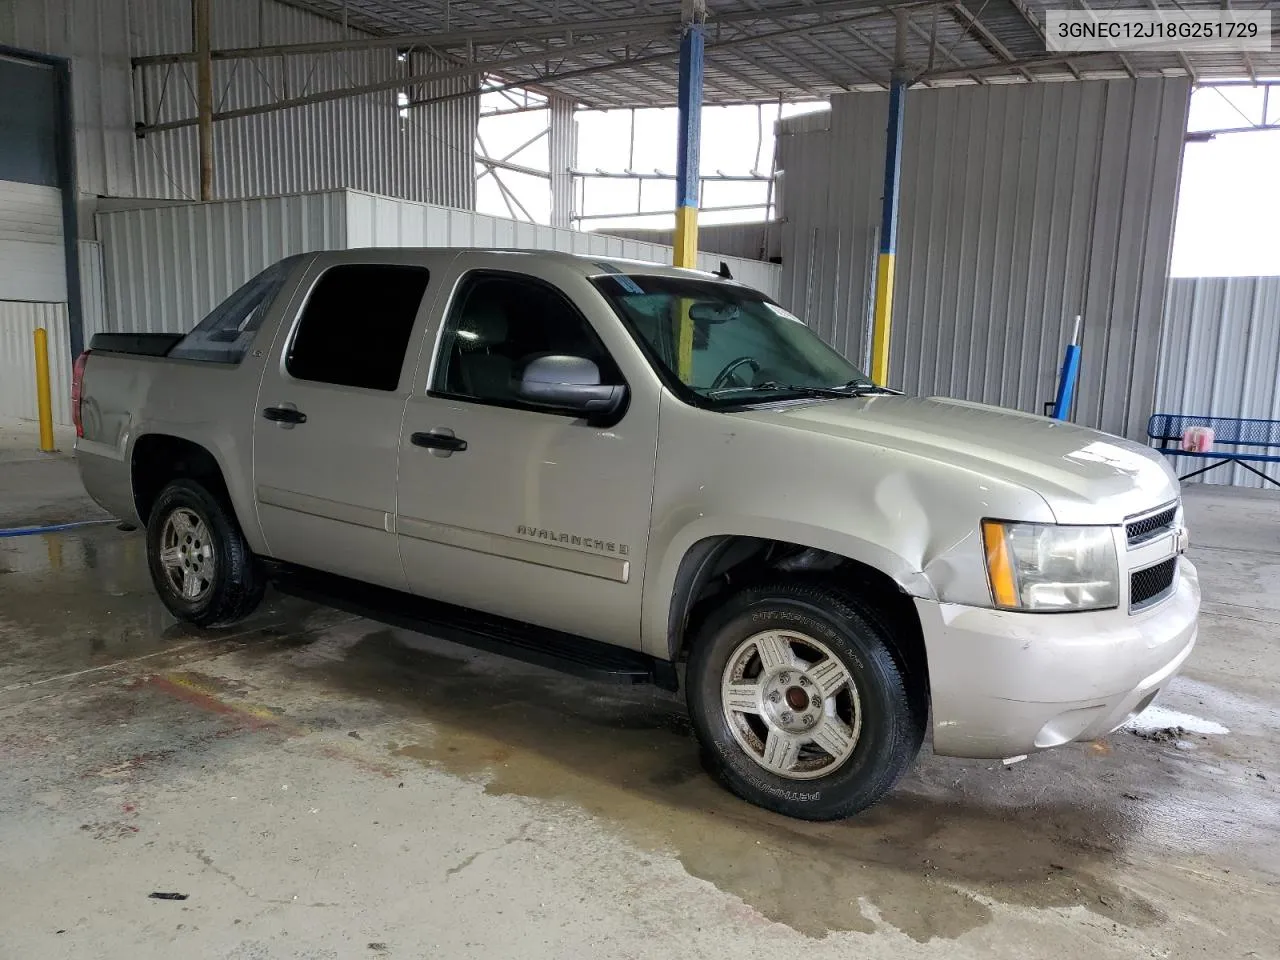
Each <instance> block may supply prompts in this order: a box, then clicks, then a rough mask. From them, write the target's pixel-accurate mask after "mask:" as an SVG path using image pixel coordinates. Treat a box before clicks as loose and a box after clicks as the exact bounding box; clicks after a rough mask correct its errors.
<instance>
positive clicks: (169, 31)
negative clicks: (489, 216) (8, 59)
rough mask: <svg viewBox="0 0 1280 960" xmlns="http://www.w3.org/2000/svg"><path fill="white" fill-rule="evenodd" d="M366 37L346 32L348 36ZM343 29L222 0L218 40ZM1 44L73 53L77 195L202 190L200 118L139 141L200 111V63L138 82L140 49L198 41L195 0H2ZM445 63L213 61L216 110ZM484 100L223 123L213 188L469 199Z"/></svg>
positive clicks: (382, 103)
mask: <svg viewBox="0 0 1280 960" xmlns="http://www.w3.org/2000/svg"><path fill="white" fill-rule="evenodd" d="M363 35H364V34H362V33H360V32H359V31H356V30H349V31H347V33H346V34H345V36H350V37H360V36H363ZM343 37H344V34H343V31H342V27H341V25H340V24H338V23H336V22H334V21H332V20H327V19H325V18H323V17H319V16H316V15H315V14H312V13H309V12H306V11H303V10H300V9H298V8H297V7H293V6H290V5H288V4H286V3H281V2H277V0H218V2H216V3H214V4H213V45H214V47H215V48H216V47H227V46H253V45H258V44H263V43H301V42H305V41H319V40H337V39H342V38H343ZM0 43H3V44H8V45H10V46H14V47H18V48H21V49H27V50H32V51H35V52H39V53H47V54H53V55H55V56H62V57H68V58H70V59H71V67H72V97H73V103H74V113H75V124H76V132H75V133H76V155H77V176H78V180H79V184H78V187H79V190H80V191H81V192H83V193H86V194H91V195H99V194H101V195H107V196H124V197H129V196H141V197H172V198H179V199H191V198H193V197H195V196H197V195H198V186H199V184H198V170H197V162H196V147H195V143H196V139H195V137H196V134H195V128H194V127H188V128H184V129H181V130H174V131H169V132H165V133H159V134H154V135H151V136H148V137H146V138H145V139H142V140H138V139H136V138H135V137H134V124H135V122H138V121H143V120H144V118H147V119H150V120H175V119H180V118H183V117H188V116H194V113H195V106H194V103H195V100H194V90H195V78H194V72H193V70H192V68H191V65H189V64H188V65H182V66H174V67H172V68H168V69H166V68H163V67H162V68H148V69H147V70H146V71H145V76H146V80H145V82H139V83H138V84H137V88H136V91H135V85H134V77H133V72H132V69H131V66H130V58H131V57H132V56H135V55H136V56H141V55H145V54H158V53H177V52H183V51H187V50H190V49H191V4H190V0H0ZM442 65H443V64H442V62H441V61H439V60H437V59H435V58H434V57H432V56H431V55H430V54H427V53H415V54H413V55H412V56H411V57H410V58H409V60H407V61H404V62H401V61H397V60H396V58H395V53H394V51H392V50H380V51H366V52H348V53H345V54H325V55H323V56H315V57H290V58H274V59H270V60H258V61H255V60H223V61H215V65H214V89H215V108H216V109H231V108H234V107H239V106H248V105H251V104H257V103H262V102H265V101H266V100H268V99H269V98H271V97H273V96H283V95H286V92H287V95H291V96H298V95H302V94H305V93H308V92H316V91H318V90H324V89H329V88H332V87H336V86H340V85H351V84H355V83H360V82H365V81H374V80H382V79H390V78H392V77H395V76H397V75H398V74H404V73H406V72H408V71H413V72H415V73H419V74H421V73H426V72H428V71H430V70H433V69H440V68H441V66H442ZM474 87H475V79H474V78H458V79H454V80H450V81H436V82H433V83H430V84H418V85H407V86H406V92H407V93H408V94H409V95H410V96H412V97H426V96H439V95H445V94H459V93H465V92H467V91H468V90H470V89H474ZM478 111H479V101H478V99H477V98H476V97H461V98H455V99H451V100H447V101H444V102H442V103H438V104H435V105H432V106H429V107H424V108H415V109H413V110H411V111H410V113H409V117H408V119H407V120H401V118H400V116H399V111H398V109H397V106H396V91H394V90H392V91H384V92H382V93H378V94H368V95H365V96H362V97H352V98H347V99H343V100H335V101H332V102H329V103H324V104H315V105H311V106H307V107H299V108H294V109H290V110H284V111H279V112H275V113H269V114H263V115H260V116H255V117H246V118H242V119H238V120H229V121H220V122H219V123H217V124H215V127H214V149H215V164H214V169H215V182H216V195H217V196H219V197H221V198H228V197H245V196H263V195H268V194H276V193H286V192H304V191H308V190H317V189H329V188H338V187H357V188H361V189H367V190H373V191H376V192H379V193H385V194H391V195H396V196H405V197H411V198H414V199H418V200H429V201H433V202H437V203H447V204H451V205H457V206H463V207H471V206H474V204H475V194H474V183H473V180H472V177H473V172H472V159H471V156H472V143H473V140H474V138H475V124H476V118H477V116H478Z"/></svg>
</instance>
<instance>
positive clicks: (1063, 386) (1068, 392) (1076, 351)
mask: <svg viewBox="0 0 1280 960" xmlns="http://www.w3.org/2000/svg"><path fill="white" fill-rule="evenodd" d="M1079 341H1080V318H1079V317H1076V325H1075V329H1074V330H1073V331H1072V333H1071V342H1070V343H1068V344H1067V351H1066V354H1065V355H1064V356H1063V358H1062V372H1061V373H1060V374H1059V375H1058V396H1057V398H1056V399H1055V400H1054V402H1053V418H1054V419H1055V420H1065V419H1067V416H1068V415H1069V414H1070V413H1071V401H1072V399H1073V398H1074V397H1075V392H1076V380H1077V378H1078V377H1079V376H1080V342H1079Z"/></svg>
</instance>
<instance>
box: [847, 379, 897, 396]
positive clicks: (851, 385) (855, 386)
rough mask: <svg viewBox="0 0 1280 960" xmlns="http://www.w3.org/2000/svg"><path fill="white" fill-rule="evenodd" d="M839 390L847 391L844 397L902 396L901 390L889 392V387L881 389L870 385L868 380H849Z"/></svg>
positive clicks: (877, 385)
mask: <svg viewBox="0 0 1280 960" xmlns="http://www.w3.org/2000/svg"><path fill="white" fill-rule="evenodd" d="M840 389H841V390H845V391H847V392H846V393H845V394H844V396H847V397H865V396H868V395H869V394H873V393H875V394H880V393H884V394H890V395H892V396H895V397H900V396H902V391H901V390H891V389H890V388H889V387H882V386H880V385H879V384H875V383H872V382H871V381H870V380H850V381H849V382H848V383H846V384H845V385H844V386H843V387H841V388H840Z"/></svg>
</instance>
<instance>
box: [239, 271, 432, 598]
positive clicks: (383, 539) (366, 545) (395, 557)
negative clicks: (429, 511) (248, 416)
mask: <svg viewBox="0 0 1280 960" xmlns="http://www.w3.org/2000/svg"><path fill="white" fill-rule="evenodd" d="M447 261H448V257H447V255H442V256H436V257H431V256H427V257H424V256H423V255H422V254H421V253H420V252H419V253H415V254H406V255H403V256H396V255H395V254H391V255H390V256H388V254H387V252H386V251H383V252H381V253H380V254H379V255H377V256H376V258H375V257H374V255H372V254H370V255H369V259H367V260H364V261H362V260H361V258H360V257H359V256H357V257H355V258H354V262H353V257H352V255H351V254H349V253H344V254H341V255H322V256H320V257H318V258H317V259H316V262H315V263H314V264H313V265H312V266H311V268H310V269H309V271H308V274H307V276H306V277H304V279H303V281H302V283H301V284H300V285H299V287H298V293H297V295H296V296H295V299H294V303H293V304H292V305H291V309H290V312H289V313H288V314H286V316H285V317H284V318H283V320H282V322H281V324H280V328H279V331H278V332H277V334H276V341H275V344H274V346H273V348H272V354H271V357H270V359H269V362H268V363H267V368H266V370H265V372H264V374H263V378H262V382H261V386H260V388H259V392H258V403H257V411H256V416H257V419H256V421H255V428H254V493H255V496H256V500H257V504H258V516H259V519H260V521H261V523H262V531H263V536H264V537H265V539H266V542H267V548H268V551H269V553H270V555H271V556H272V557H274V558H276V559H278V560H285V561H289V562H292V563H298V564H302V565H305V566H308V567H314V568H317V569H320V570H325V571H328V572H331V573H336V574H340V575H343V576H348V577H354V578H356V579H360V580H365V581H368V582H370V583H376V584H380V585H382V586H387V587H392V588H396V589H403V588H404V587H405V585H406V584H405V579H404V572H403V568H402V566H401V563H400V557H399V552H398V550H397V546H396V540H395V535H394V533H393V530H394V518H395V508H396V461H397V457H398V453H397V447H398V445H399V441H400V423H401V420H402V418H403V415H404V406H405V400H406V398H407V397H408V395H409V389H410V385H411V384H412V382H413V378H414V363H415V360H416V357H417V355H418V352H419V351H418V341H419V340H421V338H422V335H423V324H424V323H425V321H426V316H427V313H428V309H427V308H428V307H429V305H430V299H431V293H430V291H431V279H432V270H433V267H434V268H437V269H438V268H439V267H440V266H441V265H443V264H445V263H447ZM406 358H409V359H406Z"/></svg>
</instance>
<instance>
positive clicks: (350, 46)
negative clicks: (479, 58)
mask: <svg viewBox="0 0 1280 960" xmlns="http://www.w3.org/2000/svg"><path fill="white" fill-rule="evenodd" d="M933 2H934V0H874V2H872V0H820V2H816V3H808V4H806V3H797V4H789V5H787V6H785V7H774V8H772V9H769V8H765V9H762V10H733V11H727V12H725V13H720V14H714V15H712V16H710V17H708V19H707V24H708V26H714V25H715V24H720V23H743V22H754V21H776V20H787V19H792V18H795V17H816V18H818V19H819V22H818V23H815V24H810V26H813V27H818V26H824V24H823V23H822V22H821V18H822V17H824V16H826V15H828V14H834V13H845V12H853V11H862V12H866V11H869V10H872V9H873V8H877V12H878V11H879V10H886V9H896V8H898V7H919V6H929V5H931V4H932V3H933ZM679 27H680V15H679V14H654V15H648V16H638V17H608V18H604V19H601V20H577V21H573V20H564V21H558V22H546V21H538V22H531V23H519V24H513V25H511V26H509V27H486V28H482V29H468V30H448V31H443V32H436V33H415V34H403V35H388V36H381V37H361V38H359V39H356V40H326V41H320V42H314V43H285V44H274V45H271V46H257V47H229V48H226V49H222V50H213V51H211V52H210V57H211V58H212V59H214V60H235V59H245V58H256V57H280V56H293V55H300V54H309V53H335V52H339V51H344V50H376V49H390V48H395V47H418V46H424V45H430V46H434V47H459V46H466V45H467V44H472V45H476V44H479V45H484V44H491V43H502V42H504V41H509V40H513V39H529V40H535V39H548V38H554V37H558V36H561V35H566V34H578V35H582V36H587V35H593V34H600V33H626V32H630V31H633V30H647V29H651V28H652V29H668V28H669V29H671V30H673V31H674V30H678V29H679ZM195 57H196V55H195V53H193V52H191V51H184V52H181V53H161V54H149V55H146V56H139V57H134V58H133V60H132V63H133V65H134V66H135V67H146V66H154V65H156V64H168V63H188V62H191V61H193V60H195Z"/></svg>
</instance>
